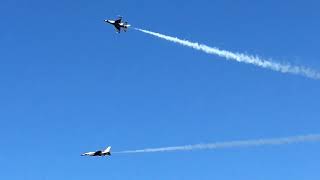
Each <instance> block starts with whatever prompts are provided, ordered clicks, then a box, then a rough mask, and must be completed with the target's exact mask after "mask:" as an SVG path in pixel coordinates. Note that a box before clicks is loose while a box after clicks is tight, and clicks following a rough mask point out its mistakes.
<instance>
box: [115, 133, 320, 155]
mask: <svg viewBox="0 0 320 180" xmlns="http://www.w3.org/2000/svg"><path fill="white" fill-rule="evenodd" d="M318 141H320V134H309V135H302V136H290V137H282V138H272V139H255V140H243V141H227V142H216V143H209V144H194V145H185V146H170V147H160V148H147V149H140V150H127V151H120V152H115V153H152V152H168V151H191V150H204V149H224V148H240V147H258V146H267V145H285V144H293V143H304V142H318Z"/></svg>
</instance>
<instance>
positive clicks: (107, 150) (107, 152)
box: [103, 146, 111, 155]
mask: <svg viewBox="0 0 320 180" xmlns="http://www.w3.org/2000/svg"><path fill="white" fill-rule="evenodd" d="M103 153H105V154H107V155H111V146H108V147H107V149H105V150H104V151H103Z"/></svg>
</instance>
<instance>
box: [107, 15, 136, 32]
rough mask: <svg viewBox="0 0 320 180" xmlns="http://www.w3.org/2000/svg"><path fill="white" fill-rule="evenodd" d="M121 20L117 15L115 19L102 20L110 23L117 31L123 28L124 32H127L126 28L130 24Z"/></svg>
mask: <svg viewBox="0 0 320 180" xmlns="http://www.w3.org/2000/svg"><path fill="white" fill-rule="evenodd" d="M121 21H122V17H121V16H119V17H118V19H117V20H107V19H106V20H104V22H106V23H109V24H112V25H113V26H114V27H115V28H116V31H117V33H120V31H121V28H122V29H123V31H124V32H127V29H128V28H129V27H130V26H131V25H130V24H128V22H121Z"/></svg>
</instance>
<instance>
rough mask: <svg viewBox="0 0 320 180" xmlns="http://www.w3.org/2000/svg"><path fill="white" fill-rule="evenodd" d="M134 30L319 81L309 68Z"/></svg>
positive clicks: (318, 74)
mask: <svg viewBox="0 0 320 180" xmlns="http://www.w3.org/2000/svg"><path fill="white" fill-rule="evenodd" d="M134 29H135V30H138V31H140V32H144V33H146V34H150V35H153V36H156V37H158V38H161V39H165V40H168V41H171V42H175V43H178V44H181V45H183V46H187V47H190V48H193V49H196V50H200V51H203V52H205V53H208V54H214V55H217V56H220V57H224V58H226V59H228V60H234V61H237V62H243V63H247V64H254V65H256V66H259V67H262V68H267V69H271V70H274V71H279V72H282V73H291V74H298V75H302V76H305V77H308V78H312V79H320V73H319V72H318V71H315V70H313V69H310V68H306V67H302V66H293V65H290V64H281V63H277V62H273V61H270V60H265V59H261V58H260V57H258V56H252V55H247V54H243V53H233V52H230V51H226V50H220V49H218V48H215V47H209V46H207V45H204V44H199V43H195V42H190V41H187V40H181V39H179V38H177V37H171V36H167V35H163V34H160V33H156V32H151V31H147V30H143V29H139V28H134Z"/></svg>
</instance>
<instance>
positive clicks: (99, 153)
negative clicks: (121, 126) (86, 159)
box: [81, 146, 111, 156]
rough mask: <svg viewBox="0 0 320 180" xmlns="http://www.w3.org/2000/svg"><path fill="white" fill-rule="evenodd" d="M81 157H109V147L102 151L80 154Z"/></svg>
mask: <svg viewBox="0 0 320 180" xmlns="http://www.w3.org/2000/svg"><path fill="white" fill-rule="evenodd" d="M81 156H111V146H108V147H107V149H105V150H103V151H95V152H86V153H83V154H81Z"/></svg>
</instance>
